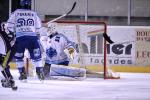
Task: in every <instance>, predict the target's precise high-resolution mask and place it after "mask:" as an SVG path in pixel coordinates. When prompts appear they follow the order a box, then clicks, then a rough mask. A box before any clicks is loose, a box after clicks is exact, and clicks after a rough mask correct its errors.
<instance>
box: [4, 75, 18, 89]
mask: <svg viewBox="0 0 150 100" xmlns="http://www.w3.org/2000/svg"><path fill="white" fill-rule="evenodd" d="M1 84H2V87H4V88H11V89H12V90H14V91H16V90H17V89H18V87H17V86H15V81H14V80H13V79H12V78H8V79H7V78H6V79H2V80H1Z"/></svg>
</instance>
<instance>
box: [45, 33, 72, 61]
mask: <svg viewBox="0 0 150 100" xmlns="http://www.w3.org/2000/svg"><path fill="white" fill-rule="evenodd" d="M43 46H44V47H45V49H46V63H48V64H58V63H61V62H64V61H69V58H68V56H67V54H66V53H65V52H64V50H65V49H68V48H74V43H73V42H71V41H69V40H68V38H67V37H66V36H64V35H63V34H61V33H54V34H51V35H50V36H48V38H47V42H46V43H45V44H43Z"/></svg>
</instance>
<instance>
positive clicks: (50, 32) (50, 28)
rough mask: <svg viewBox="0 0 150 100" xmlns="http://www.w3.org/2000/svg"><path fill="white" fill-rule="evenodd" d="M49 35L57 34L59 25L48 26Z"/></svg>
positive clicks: (51, 24)
mask: <svg viewBox="0 0 150 100" xmlns="http://www.w3.org/2000/svg"><path fill="white" fill-rule="evenodd" d="M47 31H48V35H51V34H52V33H56V32H57V23H50V24H48V30H47Z"/></svg>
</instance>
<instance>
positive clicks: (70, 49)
mask: <svg viewBox="0 0 150 100" xmlns="http://www.w3.org/2000/svg"><path fill="white" fill-rule="evenodd" d="M68 52H69V55H70V58H71V59H74V56H73V53H74V49H73V48H69V49H68Z"/></svg>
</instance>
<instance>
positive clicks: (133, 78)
mask: <svg viewBox="0 0 150 100" xmlns="http://www.w3.org/2000/svg"><path fill="white" fill-rule="evenodd" d="M11 72H12V74H13V76H14V78H15V80H16V85H17V86H18V90H17V91H12V90H11V89H10V88H3V87H2V86H0V100H150V73H120V76H121V79H108V80H104V79H102V78H87V79H85V80H83V81H62V80H46V81H44V82H43V83H42V82H40V81H39V80H35V79H28V82H27V83H23V82H20V81H19V80H18V76H19V75H18V72H17V71H14V70H11ZM0 76H1V77H0V78H2V75H0Z"/></svg>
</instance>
